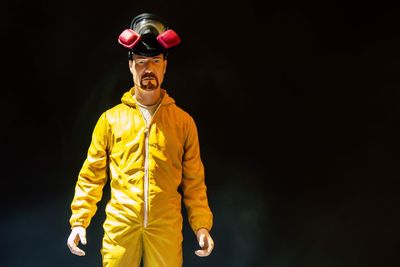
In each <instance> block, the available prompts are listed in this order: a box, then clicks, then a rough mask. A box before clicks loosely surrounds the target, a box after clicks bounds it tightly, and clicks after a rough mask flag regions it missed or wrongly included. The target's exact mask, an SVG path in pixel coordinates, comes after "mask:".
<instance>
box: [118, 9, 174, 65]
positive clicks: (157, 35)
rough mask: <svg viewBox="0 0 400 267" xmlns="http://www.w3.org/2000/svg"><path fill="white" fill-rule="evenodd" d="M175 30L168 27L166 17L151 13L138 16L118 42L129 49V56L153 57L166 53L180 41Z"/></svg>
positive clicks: (130, 57)
mask: <svg viewBox="0 0 400 267" xmlns="http://www.w3.org/2000/svg"><path fill="white" fill-rule="evenodd" d="M180 41H181V40H180V38H179V36H178V34H176V32H175V31H173V30H171V29H168V26H167V23H166V22H165V20H164V19H162V18H160V17H159V16H157V15H154V14H150V13H143V14H140V15H138V16H136V17H135V18H134V19H133V20H132V22H131V24H130V27H129V29H126V30H124V31H123V32H122V33H121V34H120V35H119V38H118V42H119V43H120V44H121V45H122V46H124V47H126V48H128V49H129V53H128V57H129V59H132V55H133V54H137V55H141V56H146V57H152V56H156V55H159V54H161V53H164V55H166V54H167V52H168V50H169V49H170V48H172V47H174V46H176V45H178V44H179V43H180Z"/></svg>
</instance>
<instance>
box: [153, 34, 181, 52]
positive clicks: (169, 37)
mask: <svg viewBox="0 0 400 267" xmlns="http://www.w3.org/2000/svg"><path fill="white" fill-rule="evenodd" d="M157 41H158V42H159V43H160V44H161V45H162V46H163V47H164V48H166V49H168V48H171V47H173V46H176V45H178V44H179V43H180V42H181V39H180V38H179V36H178V34H176V32H174V31H173V30H166V31H165V32H163V33H161V34H159V35H158V36H157Z"/></svg>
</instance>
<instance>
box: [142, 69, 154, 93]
mask: <svg viewBox="0 0 400 267" xmlns="http://www.w3.org/2000/svg"><path fill="white" fill-rule="evenodd" d="M146 78H153V80H146ZM158 86H159V82H158V78H157V76H156V75H154V73H151V72H150V73H145V74H143V76H142V77H141V79H140V88H142V89H147V90H153V89H157V88H158Z"/></svg>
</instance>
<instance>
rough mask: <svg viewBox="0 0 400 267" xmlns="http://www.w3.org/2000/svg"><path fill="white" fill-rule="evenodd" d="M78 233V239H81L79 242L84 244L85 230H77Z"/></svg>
mask: <svg viewBox="0 0 400 267" xmlns="http://www.w3.org/2000/svg"><path fill="white" fill-rule="evenodd" d="M78 235H79V239H80V240H81V243H82V244H83V245H86V232H85V230H83V231H79V232H78Z"/></svg>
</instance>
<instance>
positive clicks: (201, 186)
mask: <svg viewBox="0 0 400 267" xmlns="http://www.w3.org/2000/svg"><path fill="white" fill-rule="evenodd" d="M189 118H190V120H189V124H188V127H187V136H186V141H185V145H184V155H183V177H182V191H183V202H184V204H185V207H186V211H187V214H188V219H189V224H190V226H191V228H192V230H193V231H194V232H195V233H196V231H197V230H198V229H199V228H206V229H207V230H208V231H210V230H211V228H212V225H213V214H212V212H211V210H210V207H209V205H208V198H207V187H206V184H205V179H204V166H203V163H202V161H201V157H200V146H199V139H198V133H197V128H196V124H195V122H194V120H193V118H192V117H190V116H189Z"/></svg>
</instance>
